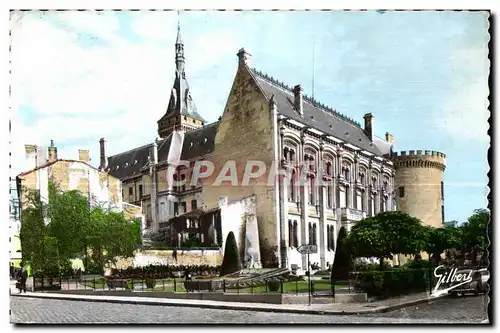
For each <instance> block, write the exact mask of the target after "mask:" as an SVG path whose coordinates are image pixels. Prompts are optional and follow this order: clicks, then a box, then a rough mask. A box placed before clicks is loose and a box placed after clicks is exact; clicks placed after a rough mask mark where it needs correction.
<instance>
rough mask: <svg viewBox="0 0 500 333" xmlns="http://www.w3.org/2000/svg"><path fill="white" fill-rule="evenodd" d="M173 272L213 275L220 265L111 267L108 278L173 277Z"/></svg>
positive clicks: (217, 271) (218, 270)
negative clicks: (119, 268) (118, 268)
mask: <svg viewBox="0 0 500 333" xmlns="http://www.w3.org/2000/svg"><path fill="white" fill-rule="evenodd" d="M174 272H183V273H184V272H190V273H191V274H194V275H215V274H218V273H219V272H220V266H208V265H189V266H184V265H181V266H171V265H148V266H143V267H128V268H126V269H121V270H117V269H112V270H111V276H110V278H118V279H121V278H132V279H134V278H136V279H142V278H152V279H158V278H173V277H175V276H174Z"/></svg>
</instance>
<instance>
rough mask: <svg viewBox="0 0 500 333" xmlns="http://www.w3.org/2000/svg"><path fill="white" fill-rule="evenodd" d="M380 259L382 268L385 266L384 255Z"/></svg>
mask: <svg viewBox="0 0 500 333" xmlns="http://www.w3.org/2000/svg"><path fill="white" fill-rule="evenodd" d="M378 260H379V265H380V269H382V268H384V257H381V258H379V259H378Z"/></svg>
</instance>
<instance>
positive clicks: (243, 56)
mask: <svg viewBox="0 0 500 333" xmlns="http://www.w3.org/2000/svg"><path fill="white" fill-rule="evenodd" d="M237 56H238V59H239V61H238V65H239V66H248V67H251V65H252V55H251V54H250V53H248V52H247V51H245V48H241V49H240V50H239V51H238V54H237Z"/></svg>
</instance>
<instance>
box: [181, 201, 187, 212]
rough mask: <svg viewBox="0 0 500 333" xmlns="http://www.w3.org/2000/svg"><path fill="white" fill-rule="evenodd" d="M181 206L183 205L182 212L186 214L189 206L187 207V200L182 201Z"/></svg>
mask: <svg viewBox="0 0 500 333" xmlns="http://www.w3.org/2000/svg"><path fill="white" fill-rule="evenodd" d="M181 207H182V213H183V214H184V213H185V212H186V211H187V207H186V202H185V201H183V202H181Z"/></svg>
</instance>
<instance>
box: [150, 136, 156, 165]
mask: <svg viewBox="0 0 500 333" xmlns="http://www.w3.org/2000/svg"><path fill="white" fill-rule="evenodd" d="M150 156H151V157H152V162H153V165H156V164H158V140H157V139H155V141H154V142H153V146H152V147H151V153H150Z"/></svg>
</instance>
